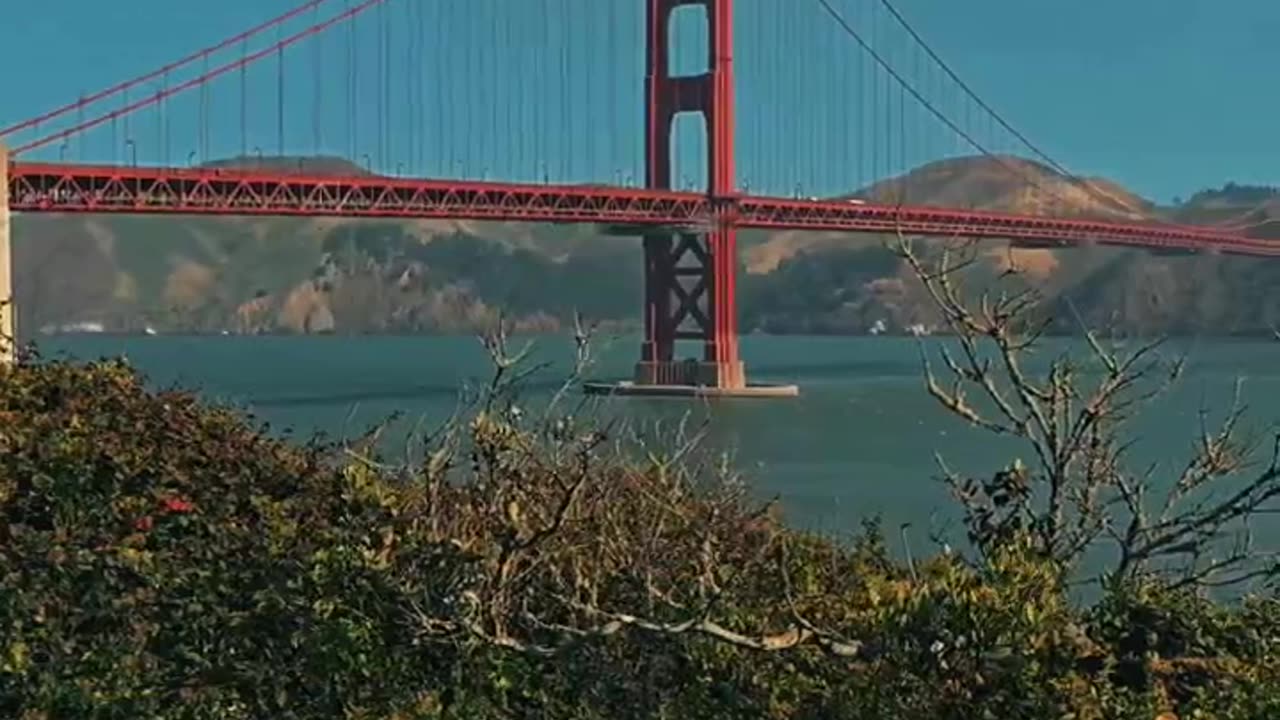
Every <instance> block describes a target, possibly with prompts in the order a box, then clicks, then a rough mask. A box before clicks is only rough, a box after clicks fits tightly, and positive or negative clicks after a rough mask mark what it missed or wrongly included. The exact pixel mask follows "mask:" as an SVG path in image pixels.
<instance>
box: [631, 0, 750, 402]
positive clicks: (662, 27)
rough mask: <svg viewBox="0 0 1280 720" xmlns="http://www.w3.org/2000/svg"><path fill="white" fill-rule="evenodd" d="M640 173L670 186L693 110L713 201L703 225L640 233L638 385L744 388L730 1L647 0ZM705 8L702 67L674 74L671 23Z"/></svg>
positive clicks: (653, 184)
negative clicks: (679, 118) (687, 349)
mask: <svg viewBox="0 0 1280 720" xmlns="http://www.w3.org/2000/svg"><path fill="white" fill-rule="evenodd" d="M645 2H647V3H648V17H647V23H646V37H647V41H646V45H647V72H646V77H645V96H646V98H645V105H646V107H645V112H646V116H647V117H646V130H645V153H646V162H645V165H646V167H645V179H646V184H647V187H649V188H651V189H659V190H669V189H671V174H672V173H671V150H672V130H673V129H674V124H675V118H676V115H677V114H679V113H686V112H689V113H699V114H701V115H702V117H703V120H704V122H705V123H706V128H707V131H706V137H707V156H708V157H707V175H708V185H709V187H708V188H707V192H708V194H709V196H710V198H711V201H712V204H713V206H715V207H716V208H717V211H716V214H715V215H716V219H715V220H714V221H713V223H712V225H711V227H709V228H707V230H706V231H705V232H688V233H671V232H654V233H649V234H646V235H645V236H644V255H645V302H644V332H645V337H644V341H643V344H642V346H641V352H640V362H639V363H638V364H637V365H636V373H635V381H636V384H638V385H701V386H709V387H713V388H719V389H723V390H735V389H741V388H744V387H745V386H746V377H745V372H744V370H743V365H742V361H741V360H740V359H739V358H738V304H737V296H736V293H735V285H736V275H737V233H736V229H735V228H734V227H733V224H732V220H731V218H730V217H729V216H728V213H727V210H729V209H730V204H731V201H730V200H729V198H730V196H731V195H732V194H733V193H734V191H735V188H734V185H735V183H736V179H735V176H734V174H735V173H734V155H733V135H734V97H733V90H734V81H733V0H645ZM687 5H695V6H702V7H703V8H704V9H705V11H706V18H707V28H708V32H709V35H710V37H709V38H708V43H707V46H708V48H709V51H710V52H709V57H708V64H707V70H706V72H704V73H702V74H699V75H691V76H682V77H675V76H672V74H671V63H670V56H671V32H670V29H671V23H672V19H673V14H674V12H675V10H676V9H677V8H679V7H682V6H687ZM679 340H694V341H701V343H702V346H703V347H702V357H701V359H700V360H694V361H693V362H689V361H681V359H680V358H678V357H676V354H675V353H676V342H677V341H679Z"/></svg>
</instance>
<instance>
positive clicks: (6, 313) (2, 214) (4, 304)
mask: <svg viewBox="0 0 1280 720" xmlns="http://www.w3.org/2000/svg"><path fill="white" fill-rule="evenodd" d="M17 314H18V309H17V308H16V307H14V304H13V258H12V255H11V250H10V247H9V149H8V148H7V147H5V145H4V143H2V142H0V365H7V364H11V363H12V362H13V361H14V358H15V357H16V353H17V338H18V336H17V332H16V325H17V323H16V321H15V318H16V317H17Z"/></svg>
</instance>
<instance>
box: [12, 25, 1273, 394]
mask: <svg viewBox="0 0 1280 720" xmlns="http://www.w3.org/2000/svg"><path fill="white" fill-rule="evenodd" d="M735 5H736V7H735ZM735 10H736V14H735ZM691 120H692V122H690V121H691ZM0 144H3V145H7V146H8V147H9V151H8V152H0V165H4V164H5V163H6V162H7V169H6V168H3V167H0V170H3V171H4V174H5V175H6V176H7V183H5V184H4V186H3V190H0V192H7V199H6V198H0V201H2V202H0V213H4V212H5V211H4V207H6V206H7V207H8V208H9V209H11V210H13V211H17V212H39V213H139V214H201V215H297V216H341V217H368V218H456V219H477V220H493V221H528V222H552V223H599V224H603V225H608V226H613V227H615V228H621V229H622V230H623V231H626V232H632V233H634V234H635V235H637V236H640V237H642V238H643V243H644V250H645V277H646V283H645V287H646V291H645V293H646V295H645V299H644V322H645V339H644V341H643V347H642V350H641V360H640V362H639V364H638V365H637V372H636V380H637V382H638V383H639V384H642V385H702V386H708V387H713V388H719V389H723V390H726V391H733V390H736V389H740V388H743V387H744V386H745V384H746V380H745V373H744V370H743V366H742V362H741V360H740V358H739V355H738V339H737V307H736V301H735V277H736V271H737V258H736V231H737V230H738V229H742V228H775V229H783V228H786V229H798V230H823V231H844V232H860V233H883V232H896V231H901V232H904V233H907V234H911V235H921V236H944V237H954V236H989V237H1001V238H1008V239H1011V240H1015V241H1028V242H1049V243H1054V244H1069V243H1077V242H1079V243H1100V244H1114V245H1126V246H1136V247H1149V248H1174V249H1181V250H1205V251H1213V252H1223V253H1235V254H1246V255H1257V256H1272V255H1277V254H1280V245H1277V244H1274V243H1269V242H1266V241H1263V240H1258V239H1252V238H1249V237H1246V236H1244V235H1241V234H1237V233H1233V232H1228V231H1222V230H1214V229H1210V228H1204V227H1188V226H1175V225H1167V224H1156V223H1150V222H1119V221H1116V220H1115V219H1108V217H1111V218H1114V217H1115V214H1114V213H1112V214H1111V215H1110V216H1108V215H1107V214H1105V213H1102V212H1095V211H1094V210H1096V209H1097V208H1103V207H1114V205H1115V203H1116V200H1115V199H1114V198H1112V197H1109V196H1107V195H1106V194H1105V191H1104V190H1103V189H1101V188H1099V187H1097V186H1095V185H1093V184H1090V183H1088V182H1086V181H1084V180H1081V179H1080V178H1078V177H1076V176H1074V175H1072V174H1071V173H1070V172H1068V171H1067V170H1066V169H1065V168H1064V167H1063V166H1062V165H1060V164H1059V163H1057V162H1055V161H1054V160H1053V159H1052V158H1050V157H1048V156H1047V155H1045V153H1044V152H1042V151H1041V150H1040V149H1039V148H1038V147H1036V146H1035V145H1034V144H1032V143H1031V142H1030V141H1028V140H1027V139H1026V138H1025V137H1024V136H1023V135H1022V134H1021V133H1019V132H1018V131H1017V130H1016V129H1015V128H1014V127H1012V126H1011V125H1010V124H1009V123H1008V122H1006V121H1005V120H1004V119H1003V118H1001V117H1000V116H999V115H998V114H997V113H996V112H995V111H994V110H993V109H992V108H991V107H990V106H989V105H987V104H986V103H985V102H983V101H982V100H981V99H980V98H979V97H978V96H977V95H975V94H974V92H973V91H972V90H971V89H970V88H969V86H968V85H966V84H965V83H964V82H963V81H962V80H961V79H960V78H959V77H958V76H957V75H956V74H955V73H954V72H953V71H952V70H951V68H950V67H949V66H948V65H947V64H946V63H945V62H944V61H943V59H942V58H940V57H939V56H938V54H937V53H936V52H934V51H933V50H932V49H931V48H930V47H929V46H928V45H927V44H926V43H925V41H924V40H923V39H922V38H921V37H920V35H919V34H918V33H917V32H916V31H915V30H914V29H913V28H912V27H911V25H910V24H909V22H908V21H907V19H906V18H905V17H903V16H902V14H901V13H899V12H898V11H897V9H896V8H894V7H893V5H892V4H891V3H890V2H888V0H792V1H789V2H786V3H779V2H776V1H775V0H736V2H735V0H526V1H522V2H520V3H511V2H509V0H360V1H357V0H310V1H309V2H306V3H303V4H302V5H300V6H299V7H297V8H295V9H293V10H291V11H289V12H287V13H285V14H283V15H280V16H279V17H276V18H273V19H271V20H269V21H267V22H264V23H262V24H260V25H258V26H255V27H253V28H251V29H249V30H247V31H245V32H243V33H240V34H238V35H235V36H233V37H230V38H228V39H226V40H224V41H222V42H219V43H216V44H214V45H211V46H209V47H206V48H204V49H201V50H199V51H197V52H195V53H192V54H190V55H188V56H186V57H184V58H182V59H180V60H178V61H175V62H172V63H170V64H168V65H165V66H164V67H161V68H159V69H157V70H155V71H153V72H149V73H146V74H143V75H140V76H138V77H136V78H133V79H131V80H128V81H126V82H122V83H119V84H117V85H114V86H112V87H109V88H107V89H105V90H102V91H100V92H96V93H92V94H85V95H82V96H80V97H79V98H78V99H76V100H75V101H73V102H69V103H67V104H66V105H64V106H62V107H58V108H56V109H54V110H51V111H48V112H45V113H42V114H40V115H38V116H36V117H33V118H31V119H29V120H26V121H23V122H19V123H15V124H13V125H11V126H8V127H5V128H0ZM263 147H266V148H268V151H267V152H264V151H263V149H262V148H263ZM268 153H269V154H268ZM973 155H982V156H987V158H988V159H989V161H990V162H991V163H992V164H993V166H995V167H998V168H1000V169H1001V171H1002V172H1005V173H1007V174H1008V175H1010V176H1011V177H1013V178H1016V179H1019V180H1021V181H1024V182H1025V183H1026V187H1027V192H1028V193H1029V195H1030V196H1031V198H1032V200H1033V201H1032V202H1029V203H1028V206H1030V207H1035V208H1037V213H1036V214H1014V213H1001V212H982V211H974V210H966V209H957V208H946V207H929V206H923V205H916V204H912V202H911V198H910V197H909V194H908V191H907V189H906V188H907V184H906V183H905V182H900V179H901V178H902V177H903V176H904V175H905V173H907V172H908V171H910V170H911V169H912V168H916V167H920V166H924V165H927V164H929V163H931V162H937V161H940V160H944V159H947V158H952V157H959V156H973ZM1022 158H1026V159H1027V160H1032V161H1034V162H1035V163H1037V164H1038V165H1039V166H1040V167H1041V168H1042V169H1044V170H1045V171H1046V172H1045V173H1038V174H1037V173H1030V172H1028V168H1029V167H1030V164H1029V163H1028V162H1026V160H1023V159H1022ZM338 159H341V162H339V161H338ZM1045 177H1052V178H1054V181H1053V182H1046V181H1045V180H1044V178H1045ZM1081 197H1085V198H1087V199H1089V202H1086V203H1084V204H1083V205H1082V203H1081V202H1080V198H1081ZM1091 208H1093V209H1094V210H1091ZM6 234H7V217H6V218H4V219H3V220H0V299H3V298H5V297H7V296H8V294H9V278H8V275H9V268H8V243H7V238H6ZM11 315H12V313H8V316H9V317H10V318H11ZM4 317H6V315H5V313H4V311H3V310H0V319H4ZM6 322H7V323H8V325H9V331H10V333H9V334H12V332H11V330H12V326H11V323H12V320H11V319H9V320H7V321H6ZM5 324H6V323H5V322H0V331H5V330H6V328H5ZM684 340H688V341H696V342H699V343H701V344H702V346H703V348H702V361H701V362H694V363H684V362H679V361H678V360H677V357H676V344H677V342H678V341H684Z"/></svg>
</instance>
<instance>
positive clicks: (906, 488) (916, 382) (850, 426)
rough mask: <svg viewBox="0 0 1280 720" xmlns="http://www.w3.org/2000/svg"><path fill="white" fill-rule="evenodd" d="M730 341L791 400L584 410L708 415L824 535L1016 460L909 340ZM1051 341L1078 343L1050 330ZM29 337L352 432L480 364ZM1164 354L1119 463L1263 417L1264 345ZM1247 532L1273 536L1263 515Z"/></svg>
mask: <svg viewBox="0 0 1280 720" xmlns="http://www.w3.org/2000/svg"><path fill="white" fill-rule="evenodd" d="M535 342H536V346H535V352H534V357H535V359H537V360H542V361H547V362H550V363H552V364H555V365H558V367H560V368H563V367H565V363H566V361H567V359H568V357H569V352H568V348H569V343H568V340H567V339H563V338H556V337H542V338H538V339H537V340H536V341H535ZM939 342H943V341H935V340H931V341H929V343H928V346H936V344H937V343H939ZM513 344H516V343H515V341H513ZM635 346H636V344H635V342H634V341H633V340H631V339H628V338H622V339H613V340H606V341H603V343H602V344H601V345H599V346H597V352H598V354H599V360H598V362H597V364H596V365H595V366H594V367H593V369H592V371H591V375H592V376H594V377H604V378H617V377H624V376H627V375H628V374H629V373H630V369H631V363H632V361H633V359H634V353H635V349H636V347H635ZM742 349H743V355H744V358H745V359H746V361H747V363H748V371H749V373H750V375H751V377H752V378H753V379H754V380H756V381H787V382H795V383H798V384H799V385H800V386H801V393H802V394H801V397H799V398H796V399H786V400H734V401H721V402H716V403H712V404H705V403H694V402H691V401H687V400H636V399H617V400H609V401H606V403H605V405H604V406H603V407H601V408H600V409H599V411H600V412H601V413H603V414H604V415H606V416H609V415H615V416H616V415H622V416H629V417H635V418H652V417H657V416H667V417H670V416H672V415H678V414H680V413H682V412H685V411H689V412H691V413H693V415H694V417H695V418H697V417H703V418H707V419H708V420H709V422H710V426H709V427H710V430H709V433H710V436H709V442H710V443H711V444H712V446H714V447H717V448H724V449H728V450H733V451H734V452H735V459H736V464H737V466H738V467H739V468H741V469H742V470H743V471H744V473H745V474H746V476H747V478H748V479H749V481H750V482H751V484H752V486H753V488H754V489H755V490H756V491H757V492H758V493H760V495H761V496H762V497H771V496H775V495H777V496H780V497H781V499H782V503H783V507H784V510H785V513H786V515H787V516H788V518H789V519H790V520H791V521H792V522H795V523H799V524H801V525H804V526H807V527H810V528H814V529H819V530H824V531H828V532H833V533H841V532H842V531H844V530H847V529H852V528H855V527H857V526H858V524H859V523H860V521H861V519H863V518H865V517H868V516H870V515H872V514H879V515H882V516H883V518H884V520H885V523H886V527H889V528H896V527H898V525H899V524H901V523H906V522H909V523H912V527H913V529H912V531H911V532H912V534H913V536H917V537H919V538H920V540H921V542H923V541H924V538H925V536H926V534H927V533H928V532H929V531H930V529H931V528H932V529H934V530H937V529H942V530H944V531H945V530H946V529H947V528H948V527H951V534H954V533H955V532H957V529H956V528H954V526H952V525H949V523H951V522H952V521H953V520H954V504H953V503H952V501H951V500H950V499H949V497H948V495H947V492H946V489H945V487H943V486H942V484H941V483H940V482H939V481H938V480H937V479H936V478H937V475H938V470H937V464H936V462H935V453H937V454H939V455H941V456H943V457H945V458H946V460H947V463H948V465H949V466H951V467H952V468H953V469H955V470H957V471H961V472H966V473H972V474H974V475H987V474H990V473H991V472H993V471H994V470H996V469H998V468H999V467H1001V466H1003V465H1004V464H1006V463H1007V462H1008V461H1009V460H1010V459H1012V458H1013V457H1015V456H1020V457H1022V458H1024V459H1027V460H1029V459H1030V451H1029V449H1028V448H1026V447H1025V446H1022V445H1020V444H1019V443H1017V442H1015V441H1011V440H1008V439H997V438H992V437H991V436H989V435H987V434H984V433H982V432H981V431H978V430H975V429H972V428H970V427H968V426H967V425H966V424H965V423H962V422H961V421H960V420H958V419H956V418H954V417H952V416H950V415H948V414H946V413H945V412H944V411H942V410H941V409H940V408H938V407H937V405H936V403H935V402H934V401H933V400H932V399H931V398H929V397H928V396H927V395H926V393H925V390H924V385H923V382H922V380H921V372H920V345H919V344H918V343H917V342H916V341H915V340H912V339H901V338H889V339H885V338H816V337H785V338H783V337H748V338H744V339H743V345H742ZM935 349H936V348H935ZM1055 350H1068V351H1074V352H1077V353H1083V352H1084V349H1083V348H1082V347H1076V346H1072V345H1070V344H1064V343H1059V344H1058V347H1057V348H1055ZM41 351H42V352H43V353H44V354H45V355H47V356H56V355H70V356H72V357H76V358H81V359H92V358H97V357H103V356H118V355H124V356H126V357H127V358H128V359H129V360H130V361H131V362H132V363H133V364H134V365H135V366H136V367H138V368H140V369H141V370H142V371H143V372H144V373H146V375H147V376H148V377H149V378H150V380H151V382H152V383H153V384H155V385H157V386H168V385H174V384H176V385H180V386H183V387H186V388H190V389H195V390H199V391H200V392H202V393H204V394H205V395H206V396H208V397H210V398H213V399H216V400H219V401H223V402H229V403H234V404H236V405H239V406H242V407H244V408H246V409H248V410H250V411H251V412H253V413H254V414H255V415H256V416H257V417H258V418H260V419H262V420H264V421H267V422H268V423H270V424H271V426H272V427H273V428H275V429H277V430H284V429H291V430H292V432H293V434H295V435H304V436H305V435H310V434H311V433H314V432H317V431H323V432H326V433H328V434H330V435H337V436H342V435H355V434H358V433H359V432H360V431H362V430H363V429H365V428H367V427H368V426H370V425H372V424H374V423H376V422H378V421H379V420H381V419H383V418H385V417H387V416H388V415H390V414H392V413H396V412H402V413H405V415H406V417H407V418H409V419H411V420H416V419H417V418H420V417H421V418H424V419H425V421H426V422H428V423H430V422H431V421H440V420H442V419H443V418H445V417H447V415H448V414H449V413H450V412H451V411H452V410H453V409H454V408H455V406H456V404H457V398H458V389H459V387H460V386H461V385H462V384H464V383H467V382H479V381H482V380H483V379H484V378H486V377H487V373H488V367H487V362H486V357H485V354H484V352H483V350H482V348H481V347H480V345H479V343H478V342H477V341H476V340H475V339H474V338H470V337H338V336H328V337H163V336H154V337H136V338H135V337H108V336H64V337H58V338H46V339H44V340H43V341H42V343H41ZM1164 352H1165V353H1166V354H1169V355H1173V354H1178V353H1186V354H1187V356H1188V360H1189V365H1188V370H1187V374H1186V376H1185V377H1184V378H1183V379H1182V381H1181V382H1180V383H1179V385H1178V386H1177V388H1176V390H1175V391H1174V392H1173V393H1171V394H1170V395H1168V396H1166V397H1165V398H1163V399H1161V400H1160V401H1158V402H1157V403H1156V404H1155V405H1154V406H1153V407H1151V408H1149V409H1148V410H1147V412H1145V413H1144V414H1143V415H1142V416H1141V417H1140V418H1139V420H1138V422H1137V423H1135V425H1134V428H1133V435H1134V438H1135V446H1134V449H1133V456H1132V457H1133V462H1134V468H1135V470H1139V469H1145V467H1146V465H1147V464H1148V463H1150V462H1158V463H1160V465H1159V468H1160V469H1159V470H1158V471H1157V473H1156V476H1155V477H1157V479H1159V478H1161V477H1164V478H1170V477H1176V473H1177V472H1178V470H1179V469H1180V464H1181V463H1182V462H1184V461H1185V458H1186V457H1187V456H1188V453H1189V450H1190V446H1191V443H1192V441H1193V440H1194V439H1195V437H1196V433H1197V431H1198V428H1199V411H1200V410H1201V408H1202V407H1206V406H1207V407H1209V408H1212V409H1216V410H1218V411H1222V410H1225V409H1226V408H1227V406H1228V405H1229V401H1230V396H1231V392H1232V388H1233V386H1234V383H1235V382H1236V381H1237V379H1242V380H1243V381H1244V397H1245V399H1246V401H1247V402H1248V405H1249V406H1250V409H1249V413H1248V415H1247V417H1248V425H1249V426H1250V427H1252V428H1254V429H1256V430H1259V431H1266V430H1267V429H1268V427H1269V426H1270V425H1272V424H1275V423H1276V422H1277V421H1280V344H1277V343H1255V342H1227V341H1214V342H1209V341H1196V342H1184V343H1181V344H1174V345H1170V346H1169V347H1167V348H1166V349H1165V350H1164ZM562 372H563V371H562V370H560V371H557V370H556V369H554V368H553V369H551V370H549V371H547V372H544V373H543V374H542V375H541V376H539V377H540V382H539V383H535V384H536V387H535V391H537V390H538V389H541V391H544V392H545V391H546V390H547V389H548V388H552V387H555V386H556V385H557V379H558V378H559V377H561V376H562ZM1263 437H1265V435H1264V436H1263ZM1273 517H1274V516H1273ZM1272 522H1273V523H1274V521H1272ZM1262 530H1263V532H1262V535H1280V528H1264V529H1262Z"/></svg>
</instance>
